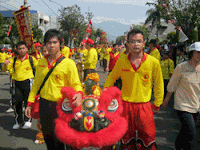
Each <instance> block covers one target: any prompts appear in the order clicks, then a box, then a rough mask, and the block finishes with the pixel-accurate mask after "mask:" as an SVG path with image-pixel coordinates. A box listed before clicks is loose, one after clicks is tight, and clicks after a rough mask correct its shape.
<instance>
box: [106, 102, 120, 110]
mask: <svg viewBox="0 0 200 150" xmlns="http://www.w3.org/2000/svg"><path fill="white" fill-rule="evenodd" d="M118 107H119V104H118V101H117V100H116V99H113V100H112V101H111V102H110V104H109V106H108V111H109V112H115V111H116V110H117V109H118Z"/></svg>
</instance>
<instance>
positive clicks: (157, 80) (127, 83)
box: [104, 53, 164, 107]
mask: <svg viewBox="0 0 200 150" xmlns="http://www.w3.org/2000/svg"><path fill="white" fill-rule="evenodd" d="M144 55H145V57H146V60H144V61H142V62H141V65H140V67H139V68H138V70H137V71H135V70H134V69H133V67H132V65H131V63H130V61H129V60H128V56H127V55H122V56H121V57H119V59H118V60H117V62H116V64H115V67H114V68H113V70H112V72H111V73H110V74H109V75H108V77H107V79H106V81H105V84H104V87H110V86H113V85H114V83H115V81H116V80H117V79H118V78H121V79H122V89H121V92H122V96H121V97H122V99H123V100H124V101H128V102H134V103H143V102H149V101H150V100H151V94H152V84H153V81H154V92H155V93H154V97H155V101H154V105H155V106H156V107H160V105H161V104H162V102H163V94H164V85H163V77H162V70H161V67H160V62H159V61H158V60H157V59H155V58H154V57H152V56H150V55H148V54H146V53H144Z"/></svg>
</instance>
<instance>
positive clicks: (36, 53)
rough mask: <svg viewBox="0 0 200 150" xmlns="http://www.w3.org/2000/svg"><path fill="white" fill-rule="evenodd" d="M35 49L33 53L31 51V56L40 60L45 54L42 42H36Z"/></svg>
mask: <svg viewBox="0 0 200 150" xmlns="http://www.w3.org/2000/svg"><path fill="white" fill-rule="evenodd" d="M34 45H35V49H34V50H33V52H32V53H30V55H31V56H33V57H35V58H36V59H37V60H40V59H41V58H42V57H43V56H42V54H41V52H40V51H41V47H42V44H40V43H39V42H37V43H35V44H34Z"/></svg>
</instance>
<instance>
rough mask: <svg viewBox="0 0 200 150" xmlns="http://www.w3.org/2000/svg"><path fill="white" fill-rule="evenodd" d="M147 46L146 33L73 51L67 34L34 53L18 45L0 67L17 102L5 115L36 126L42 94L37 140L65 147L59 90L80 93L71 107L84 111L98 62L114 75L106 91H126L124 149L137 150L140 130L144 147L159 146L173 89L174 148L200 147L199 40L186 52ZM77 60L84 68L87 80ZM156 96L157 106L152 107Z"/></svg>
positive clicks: (51, 35) (2, 56)
mask: <svg viewBox="0 0 200 150" xmlns="http://www.w3.org/2000/svg"><path fill="white" fill-rule="evenodd" d="M146 42H147V41H146V40H145V39H144V36H143V33H142V31H140V30H138V29H132V30H131V31H129V32H128V35H127V41H126V44H125V45H117V44H113V45H109V43H104V44H97V43H94V41H93V40H92V39H90V38H88V39H87V40H85V41H84V42H82V43H81V45H80V48H72V49H70V48H68V47H66V46H65V45H64V40H63V37H62V34H61V33H60V32H59V31H57V30H55V29H50V30H48V31H47V32H46V34H45V36H44V45H42V44H40V43H39V42H37V43H35V44H34V45H35V49H34V50H33V51H32V52H28V49H27V45H26V43H24V42H19V43H17V44H16V45H13V53H11V50H10V49H5V48H3V49H2V50H1V53H0V67H1V68H0V69H1V71H8V72H9V73H10V76H11V83H12V84H11V89H12V90H11V94H12V99H11V102H10V104H11V105H10V106H11V107H10V108H9V110H8V111H7V112H13V111H14V113H15V118H14V121H15V122H14V125H13V129H15V130H16V129H20V128H23V129H30V128H31V125H32V118H31V109H32V106H33V103H34V101H35V98H36V97H37V96H38V94H39V97H40V107H39V110H40V112H39V113H40V119H38V125H37V126H38V135H37V136H36V137H37V139H36V141H35V143H36V144H42V143H44V142H45V143H46V145H47V149H54V148H55V149H56V148H59V149H64V144H63V143H61V142H60V141H59V140H58V139H57V137H56V135H55V132H54V127H55V124H54V120H55V119H56V118H57V117H58V116H57V113H56V105H57V101H58V100H59V99H60V98H61V92H60V90H61V88H63V87H65V86H69V87H72V88H74V89H75V90H76V91H77V94H76V95H75V96H74V103H73V104H74V105H76V106H80V105H81V100H82V95H83V89H82V86H81V84H82V83H81V81H83V82H84V80H85V78H86V76H87V75H88V74H90V73H96V71H97V62H98V61H99V62H100V66H101V67H103V71H104V73H106V72H109V74H108V77H107V79H106V81H105V83H104V89H103V90H105V89H106V88H108V87H111V86H117V87H118V88H119V89H120V90H121V93H122V95H121V98H122V100H123V108H124V111H123V117H124V118H126V119H127V121H128V131H127V133H126V134H125V135H124V137H123V138H122V146H121V149H128V150H132V149H134V148H135V144H134V140H133V139H134V137H135V135H136V130H137V131H138V139H140V141H139V142H140V144H139V145H140V146H139V149H151V150H155V149H156V144H155V143H156V142H155V136H156V133H155V122H154V114H155V113H157V112H158V111H159V109H160V106H161V105H163V107H166V106H167V104H168V102H169V100H170V97H171V95H172V94H173V92H176V94H175V100H174V109H175V110H176V111H177V114H178V117H179V119H180V122H181V125H182V128H181V130H180V133H179V135H178V136H177V139H176V141H175V147H176V150H182V149H183V150H190V149H191V150H192V149H194V145H195V144H196V143H197V138H196V127H195V121H196V119H197V116H198V111H199V98H200V87H199V83H200V78H199V77H200V76H199V75H200V74H199V68H200V66H199V62H200V42H195V43H193V44H191V46H190V48H189V53H188V55H187V53H186V51H185V50H184V48H183V47H182V48H181V49H180V47H177V46H174V45H172V44H171V45H167V43H166V41H164V42H163V44H161V45H158V43H157V41H156V40H154V39H152V40H151V41H149V42H148V43H149V44H148V45H147V44H146ZM145 47H148V49H145ZM72 57H75V59H77V60H80V61H79V62H81V64H83V65H84V70H83V74H84V76H83V80H81V79H80V77H81V75H80V74H79V71H78V69H77V66H76V64H75V62H74V61H73V60H72ZM50 71H51V73H49V72H50ZM43 83H44V84H43ZM13 87H15V88H14V90H13ZM41 87H42V88H41ZM152 87H153V93H152ZM38 91H39V93H38ZM152 94H153V96H154V98H155V100H154V102H153V104H151V103H150V100H151V98H152ZM163 100H164V101H163ZM23 108H24V109H25V111H23Z"/></svg>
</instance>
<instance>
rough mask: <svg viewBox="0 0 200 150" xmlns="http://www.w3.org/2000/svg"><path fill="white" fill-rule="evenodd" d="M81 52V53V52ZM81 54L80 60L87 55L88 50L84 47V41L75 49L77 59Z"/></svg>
mask: <svg viewBox="0 0 200 150" xmlns="http://www.w3.org/2000/svg"><path fill="white" fill-rule="evenodd" d="M81 53H82V54H81ZM81 55H82V60H85V58H86V57H87V55H88V50H87V49H86V48H85V43H81V47H80V49H79V50H78V51H77V55H76V58H77V59H80V58H81V57H80V56H81Z"/></svg>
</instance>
